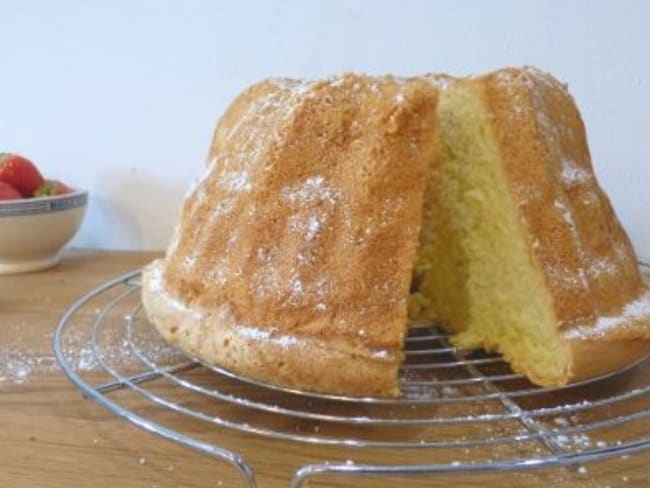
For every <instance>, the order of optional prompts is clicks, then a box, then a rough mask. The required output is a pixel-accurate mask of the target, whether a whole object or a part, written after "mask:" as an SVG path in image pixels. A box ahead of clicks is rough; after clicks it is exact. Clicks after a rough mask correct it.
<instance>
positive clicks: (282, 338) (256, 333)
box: [235, 324, 301, 348]
mask: <svg viewBox="0 0 650 488" xmlns="http://www.w3.org/2000/svg"><path fill="white" fill-rule="evenodd" d="M235 329H236V331H237V333H238V334H239V335H240V336H241V337H245V338H247V339H253V340H256V341H264V342H271V343H273V344H277V345H279V346H281V347H284V348H286V347H289V346H293V345H296V344H299V343H300V342H301V340H300V339H299V338H297V337H295V336H290V335H282V334H277V333H276V332H275V331H273V330H266V329H259V328H256V327H249V326H246V325H241V324H238V325H237V326H236V328H235Z"/></svg>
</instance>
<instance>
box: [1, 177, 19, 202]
mask: <svg viewBox="0 0 650 488" xmlns="http://www.w3.org/2000/svg"><path fill="white" fill-rule="evenodd" d="M20 198H23V196H22V195H21V194H20V192H19V191H18V190H16V189H15V188H14V187H13V186H11V185H10V184H9V183H5V182H4V181H0V201H2V200H18V199H20Z"/></svg>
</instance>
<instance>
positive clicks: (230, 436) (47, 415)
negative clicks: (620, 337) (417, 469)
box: [0, 251, 650, 488]
mask: <svg viewBox="0 0 650 488" xmlns="http://www.w3.org/2000/svg"><path fill="white" fill-rule="evenodd" d="M155 256H156V255H155V254H152V253H133V252H129V253H127V252H93V251H71V252H69V253H68V254H67V255H66V257H65V259H64V260H63V262H62V263H61V264H60V265H59V266H57V267H56V268H54V269H51V270H48V271H45V272H41V273H34V274H26V275H15V276H2V277H0V361H4V364H2V365H0V371H1V372H2V373H1V374H2V375H3V376H2V377H1V379H0V487H2V488H5V487H7V488H36V487H43V488H50V487H52V488H55V487H56V488H59V487H66V488H67V487H77V486H79V487H86V486H88V487H116V488H117V487H120V488H132V487H149V488H154V487H159V488H163V487H197V488H198V487H221V486H224V487H226V486H228V487H238V486H242V484H241V478H240V477H239V475H238V474H237V472H236V471H234V470H233V468H232V467H231V466H229V465H228V464H225V463H223V462H219V461H215V460H214V459H212V458H210V457H208V456H206V455H203V454H200V453H197V452H195V451H193V450H191V449H189V448H187V447H184V446H181V445H177V444H174V443H172V442H170V441H167V440H165V439H162V438H159V437H157V436H155V435H153V434H151V433H148V432H145V431H144V430H141V429H139V428H137V427H135V426H134V425H132V424H130V423H128V422H126V421H125V420H123V419H121V418H118V417H117V416H116V415H115V414H113V413H111V412H109V411H107V410H105V409H103V408H101V407H100V406H99V405H98V404H97V403H95V402H94V401H92V400H89V399H84V398H83V396H82V395H81V394H80V392H79V390H78V389H77V388H76V387H75V386H74V385H73V384H72V383H71V382H70V381H69V380H68V379H67V377H66V376H65V375H64V374H63V373H62V372H61V371H60V370H59V369H58V368H57V367H56V365H55V364H54V362H53V357H52V352H51V341H52V337H51V335H52V332H53V330H54V327H55V325H56V323H57V321H58V319H59V318H60V316H61V314H62V312H63V311H64V309H65V308H66V307H68V306H69V305H70V304H71V303H72V302H74V301H75V299H77V298H78V297H79V296H81V295H83V294H84V293H85V292H87V291H88V290H90V289H91V288H93V287H95V286H97V285H99V284H101V283H102V282H105V281H106V280H107V279H109V278H112V277H114V276H117V275H120V274H122V273H124V272H127V271H130V270H134V269H137V268H139V267H140V266H142V265H143V264H145V263H147V262H148V261H150V260H151V259H152V258H153V257H155ZM92 307H94V305H92V306H91V309H90V310H88V311H87V312H86V313H87V315H88V318H89V319H90V318H91V316H92V315H93V313H95V312H97V311H98V310H99V308H100V306H99V305H97V307H96V308H92ZM118 353H119V351H118ZM81 359H82V360H84V358H81ZM86 359H87V358H86ZM595 360H597V358H595ZM82 366H83V365H82ZM187 374H188V375H196V378H197V381H198V380H201V381H210V379H206V377H204V376H202V375H205V372H202V371H200V370H196V371H191V372H189V373H187ZM631 375H632V376H633V378H631V379H630V381H634V380H638V381H642V380H643V379H644V378H650V371H648V368H638V371H634V372H632V373H631ZM83 378H84V379H85V380H86V381H90V382H96V383H101V382H102V381H104V380H105V378H106V377H105V375H102V374H101V373H100V372H99V371H94V370H93V369H92V368H90V367H89V366H88V364H86V365H85V369H84V371H83ZM151 388H152V389H154V390H155V391H160V392H164V393H165V394H166V395H168V397H169V398H175V399H176V401H179V402H180V403H181V404H185V405H191V406H193V407H195V408H201V409H205V411H210V408H212V405H210V404H209V402H210V401H209V400H207V401H206V400H205V399H201V398H198V397H196V398H195V397H190V396H188V397H184V396H183V395H186V393H184V392H183V391H182V390H180V389H179V388H178V387H175V386H174V385H172V384H169V383H161V384H160V385H152V386H151ZM603 388H608V386H607V385H605V386H603ZM154 390H152V391H154ZM109 397H110V398H111V399H113V400H115V401H117V402H119V403H122V404H124V405H127V406H128V407H129V408H131V409H132V410H133V411H134V412H136V413H138V414H139V415H141V416H143V417H145V418H153V419H156V421H158V422H160V423H164V424H165V425H168V426H170V427H172V428H177V429H179V430H183V431H184V432H186V433H190V434H191V435H192V436H193V437H196V438H198V439H202V440H205V441H208V442H211V443H214V444H220V445H223V446H225V447H227V448H229V449H231V450H232V451H234V452H236V453H239V454H241V455H242V456H243V457H244V458H245V459H246V460H247V461H248V462H249V463H250V464H251V465H252V467H253V468H254V469H255V473H256V475H257V482H258V486H260V487H262V488H265V487H286V486H288V485H289V480H290V479H291V476H292V473H293V472H294V470H296V469H297V468H299V467H300V466H301V465H303V464H305V463H318V462H323V461H331V462H345V461H346V460H350V461H353V462H355V463H362V462H374V463H396V462H414V461H415V462H432V463H435V462H452V461H454V460H456V459H459V460H466V459H464V458H463V453H462V452H460V451H459V452H451V451H446V450H432V449H426V450H416V451H417V452H415V453H414V452H413V450H403V451H396V452H395V451H391V452H390V453H387V452H385V451H383V450H370V451H368V450H364V451H360V450H358V449H349V448H348V449H346V448H340V447H324V446H311V445H307V444H302V443H295V442H289V441H275V440H270V439H267V438H264V437H260V436H255V435H251V434H244V433H238V432H235V431H232V430H229V429H225V428H219V427H215V426H212V425H210V424H208V423H206V422H200V421H196V420H191V419H188V418H186V417H185V416H181V415H179V414H174V413H171V412H169V411H166V410H165V409H162V408H161V407H159V406H156V405H154V404H152V403H151V402H148V401H146V400H145V399H144V398H143V397H140V396H138V395H134V394H133V393H132V392H130V391H124V390H118V391H115V392H113V393H110V394H109ZM206 402H207V403H206ZM644 408H646V407H644ZM231 414H232V415H233V416H235V417H236V418H238V419H239V420H240V421H242V422H251V423H254V422H255V421H256V420H257V418H256V417H255V415H257V414H254V413H251V412H248V411H245V410H240V411H233V412H231ZM289 422H292V421H289ZM298 424H299V425H297V426H296V427H295V428H296V429H297V430H300V428H301V425H300V423H298ZM303 427H304V426H303ZM444 428H445V429H446V431H445V432H446V434H447V435H452V436H454V435H457V436H458V437H461V436H463V435H467V434H468V431H467V428H466V427H463V426H456V427H449V426H445V427H444ZM475 428H476V427H475ZM343 432H345V429H344V428H343ZM604 435H605V434H604ZM607 435H609V436H610V439H611V442H615V441H614V439H618V440H625V439H630V438H635V437H636V438H638V437H639V436H646V437H650V422H648V421H642V422H636V423H634V424H630V425H627V424H625V425H621V426H618V427H617V428H616V429H613V430H612V432H609V433H608V434H607ZM513 449H516V447H515V448H513ZM537 449H539V446H538V448H537ZM484 454H485V453H484ZM488 454H489V453H488ZM494 454H495V456H497V457H498V455H499V454H500V453H496V452H495V453H494ZM501 454H502V453H501ZM649 462H650V451H642V452H639V453H637V454H633V455H630V456H625V457H624V458H616V459H612V460H608V461H602V462H597V463H590V464H588V465H587V466H586V467H585V468H584V469H567V468H556V469H544V470H535V471H527V472H523V473H521V472H520V473H508V472H500V473H484V474H471V475H468V474H445V475H435V476H431V475H429V476H401V477H400V476H394V477H389V478H385V477H382V478H379V477H374V478H373V477H356V478H351V477H349V476H332V475H328V476H320V477H316V478H314V479H313V480H312V481H311V482H310V484H309V486H312V487H345V486H364V487H366V486H367V487H392V486H404V485H406V486H418V487H420V486H422V487H424V486H428V487H429V486H430V487H442V486H454V487H479V486H492V485H494V486H499V487H500V488H511V487H513V488H514V487H520V486H531V487H537V486H539V487H546V486H557V487H564V486H567V487H589V488H596V487H600V488H605V487H610V488H614V487H626V488H629V487H637V486H639V487H645V486H650V463H649Z"/></svg>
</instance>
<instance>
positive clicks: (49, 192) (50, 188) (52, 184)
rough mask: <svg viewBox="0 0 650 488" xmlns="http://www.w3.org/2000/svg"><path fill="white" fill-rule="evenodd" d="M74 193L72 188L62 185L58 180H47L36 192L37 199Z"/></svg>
mask: <svg viewBox="0 0 650 488" xmlns="http://www.w3.org/2000/svg"><path fill="white" fill-rule="evenodd" d="M70 192H72V188H70V187H69V186H68V185H66V184H65V183H61V182H60V181H57V180H45V181H44V182H43V183H42V184H41V185H40V186H39V187H38V188H37V189H36V191H35V192H34V196H35V197H52V196H56V195H65V194H66V193H70Z"/></svg>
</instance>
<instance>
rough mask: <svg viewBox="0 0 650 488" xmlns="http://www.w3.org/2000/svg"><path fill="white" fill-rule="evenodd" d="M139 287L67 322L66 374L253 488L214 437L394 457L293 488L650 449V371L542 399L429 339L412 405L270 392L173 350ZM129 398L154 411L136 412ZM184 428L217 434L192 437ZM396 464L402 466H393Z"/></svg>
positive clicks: (118, 282)
mask: <svg viewBox="0 0 650 488" xmlns="http://www.w3.org/2000/svg"><path fill="white" fill-rule="evenodd" d="M139 279H140V272H133V273H129V274H127V275H124V276H121V277H119V278H116V279H114V280H112V281H110V282H107V283H105V284H104V285H102V286H100V287H98V288H96V289H94V290H93V291H91V292H90V293H88V294H87V295H85V296H83V297H82V298H80V299H79V300H78V301H77V302H76V303H74V304H73V305H72V306H71V307H70V308H69V309H68V310H67V312H66V313H65V314H64V316H63V317H62V319H61V321H60V323H59V325H58V327H57V330H56V333H55V336H54V350H55V354H56V358H57V360H58V362H59V364H60V365H61V367H62V368H63V370H64V371H65V373H66V374H67V375H68V376H69V378H70V379H71V380H72V381H73V382H74V383H75V384H76V385H77V386H78V387H79V389H80V390H81V391H82V392H83V394H84V395H85V396H87V397H89V398H92V399H93V400H95V401H96V402H97V403H99V404H100V405H101V406H103V407H105V408H107V409H108V410H110V411H112V412H114V413H115V414H117V415H119V416H120V417H122V418H124V419H126V420H128V421H129V422H131V423H133V424H135V425H137V426H138V427H140V428H143V429H145V430H147V431H149V432H151V433H153V434H156V435H159V436H161V437H164V438H166V439H169V440H171V441H175V442H177V443H179V444H182V445H184V446H187V447H189V448H192V449H195V450H197V451H200V452H202V453H204V454H207V455H209V456H211V457H213V458H217V459H219V460H221V461H225V462H227V463H229V464H230V465H232V467H234V468H235V469H236V470H237V471H238V472H239V474H240V475H241V479H242V483H243V485H244V486H246V487H248V488H253V487H256V486H257V485H256V480H255V472H254V469H253V467H252V466H251V465H250V464H249V463H248V461H247V460H246V459H245V458H244V457H242V456H241V455H239V454H238V453H236V452H233V451H232V450H230V449H228V448H226V447H223V446H222V443H221V442H220V441H215V440H214V437H210V436H209V433H210V431H211V430H215V431H216V430H220V431H221V429H225V430H228V429H232V430H236V431H240V432H243V433H247V434H251V435H257V436H265V437H267V438H270V439H274V440H276V441H284V442H285V444H286V442H287V441H290V442H292V443H305V444H310V445H324V446H333V447H340V448H342V449H346V450H348V451H349V450H354V451H355V452H362V453H363V452H370V451H375V452H376V451H382V452H386V453H387V454H386V456H385V457H384V458H383V459H386V460H387V462H386V463H385V464H384V463H381V464H379V463H377V462H376V459H377V458H376V456H375V457H373V458H372V459H373V461H372V462H363V461H362V462H356V461H355V462H351V461H349V460H348V461H345V462H344V461H341V460H332V461H328V460H326V461H323V462H320V463H308V464H304V465H299V466H297V468H296V469H295V471H294V473H293V475H292V478H291V480H290V486H291V487H292V488H300V487H303V486H305V484H306V483H307V481H308V480H310V479H311V478H312V477H314V476H316V475H338V476H350V477H355V476H381V475H397V474H399V475H401V474H408V475H422V476H436V475H437V474H442V473H445V474H451V473H471V472H489V471H492V472H494V471H518V470H526V469H531V468H539V467H558V466H571V467H578V466H581V465H583V464H584V463H588V462H590V461H595V460H601V459H606V458H611V457H615V456H620V455H623V454H630V453H633V452H636V451H639V450H642V449H646V448H648V447H650V427H648V424H647V423H646V424H644V423H643V420H644V419H646V418H647V417H649V416H650V360H642V361H639V362H637V363H636V364H633V365H631V366H629V367H628V368H626V369H625V370H624V371H618V372H616V373H615V374H610V375H607V376H602V377H599V378H596V379H592V380H589V381H584V382H582V383H578V384H573V385H570V386H567V387H563V388H539V387H535V386H533V385H532V384H530V383H529V382H528V381H527V380H526V379H525V378H523V377H522V376H521V375H518V374H515V373H513V372H512V371H511V370H510V369H509V368H508V366H507V365H506V364H505V363H504V362H503V361H502V360H501V358H499V357H497V356H487V355H483V354H479V353H472V352H469V351H463V350H460V349H458V348H455V347H453V346H452V345H450V343H449V342H448V340H447V337H446V335H445V334H444V333H443V332H441V331H440V330H438V329H437V328H435V327H433V326H426V325H425V326H423V327H417V328H413V329H412V330H411V333H410V335H409V336H408V338H407V339H406V344H405V353H406V361H405V363H404V365H403V366H402V368H401V372H400V384H401V388H402V391H403V393H404V395H403V396H402V397H400V398H394V399H386V398H352V397H343V396H332V395H323V394H313V393H307V392H301V391H296V390H289V389H285V388H279V387H275V386H271V385H265V384H260V383H258V382H254V381H251V380H249V379H247V378H242V377H240V376H238V375H236V374H234V373H232V372H230V371H227V370H224V369H221V368H218V367H214V366H210V365H207V364H204V363H202V362H201V361H199V360H197V359H195V358H189V357H187V356H185V355H183V354H181V353H180V352H179V351H177V350H175V349H173V348H171V347H169V346H167V345H166V344H165V343H164V341H163V340H162V339H161V338H160V337H159V336H158V334H157V333H156V332H155V330H154V328H153V327H152V326H151V324H149V322H148V321H147V319H146V317H145V316H144V314H143V312H142V306H141V302H140V294H139V291H140V283H139ZM595 360H597V358H595ZM80 363H83V364H85V365H86V367H87V366H88V365H89V364H92V365H95V366H96V369H97V370H99V371H100V372H101V374H102V375H103V376H105V377H106V378H105V379H106V380H105V381H102V382H101V383H96V382H95V383H93V382H91V381H90V380H89V379H87V378H85V377H82V373H80V372H79V368H76V366H77V365H79V364H80ZM95 377H96V375H95V376H93V378H95ZM117 392H121V393H122V394H120V395H118V393H117ZM124 393H127V394H128V395H127V396H129V395H130V396H131V397H133V398H135V400H138V401H140V402H142V401H144V402H145V403H146V404H147V405H148V406H149V408H145V409H143V408H136V407H133V406H131V405H132V403H133V402H132V401H129V400H128V399H127V397H126V396H125V395H124ZM133 398H132V399H133ZM132 399H131V400H132ZM152 406H153V409H152V408H151V407H152ZM158 412H160V413H163V414H165V413H171V414H173V418H174V421H170V420H169V415H162V416H160V415H155V413H158ZM159 417H161V418H159ZM179 417H181V418H183V419H191V420H192V421H193V422H198V423H200V424H202V426H203V427H204V428H202V429H196V428H194V429H187V428H184V427H183V425H184V424H183V423H182V422H178V420H177V419H178V418H179ZM205 425H207V426H209V427H210V428H207V429H206V428H205ZM197 432H204V433H205V432H207V436H205V435H204V436H199V435H198V434H197ZM625 433H627V434H625ZM219 438H220V439H222V438H223V436H220V437H219ZM394 453H399V455H395V454H394ZM404 453H413V455H412V456H409V455H406V454H404ZM361 457H363V456H361ZM394 459H397V460H400V462H399V463H395V464H391V463H390V460H394ZM579 469H580V468H579Z"/></svg>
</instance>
